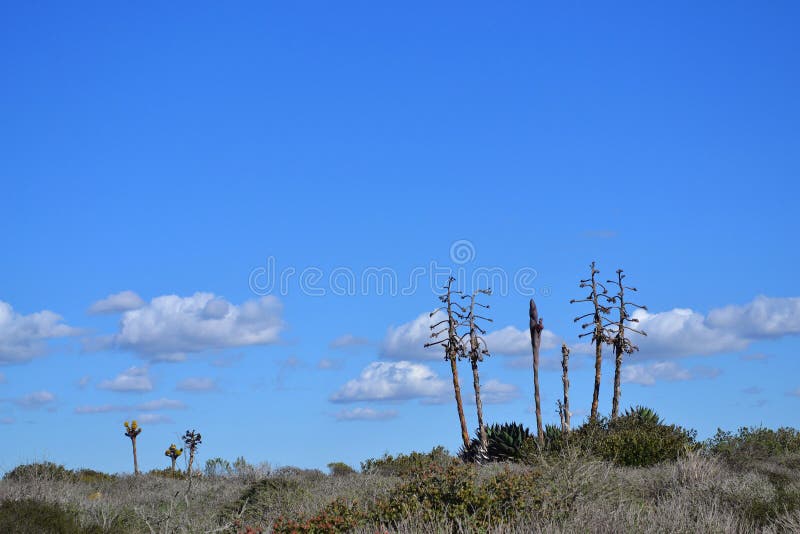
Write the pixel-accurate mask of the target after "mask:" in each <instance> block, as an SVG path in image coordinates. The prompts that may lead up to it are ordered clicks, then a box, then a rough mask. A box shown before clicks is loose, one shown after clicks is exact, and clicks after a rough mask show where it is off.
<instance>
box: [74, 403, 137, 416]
mask: <svg viewBox="0 0 800 534" xmlns="http://www.w3.org/2000/svg"><path fill="white" fill-rule="evenodd" d="M127 409H128V408H127V407H126V406H116V405H114V404H103V405H100V406H76V407H75V413H76V414H80V415H86V414H97V413H110V412H124V411H125V410H127Z"/></svg>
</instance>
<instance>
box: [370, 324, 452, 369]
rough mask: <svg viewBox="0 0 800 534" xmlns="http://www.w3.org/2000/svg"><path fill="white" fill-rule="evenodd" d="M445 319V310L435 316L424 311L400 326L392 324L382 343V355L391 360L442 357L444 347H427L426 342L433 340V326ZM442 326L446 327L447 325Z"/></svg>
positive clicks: (437, 358) (436, 358) (435, 358)
mask: <svg viewBox="0 0 800 534" xmlns="http://www.w3.org/2000/svg"><path fill="white" fill-rule="evenodd" d="M444 319H445V314H444V313H443V312H436V313H435V314H433V316H431V315H430V314H428V313H423V314H422V315H420V316H419V317H417V318H416V319H414V320H413V321H410V322H408V323H404V324H401V325H400V326H390V327H389V329H388V330H387V331H386V335H385V336H384V338H383V342H382V343H381V348H380V354H381V356H382V357H384V358H388V359H390V360H439V359H441V358H442V349H441V348H440V347H429V348H427V349H426V348H425V344H426V343H430V342H431V341H433V339H432V338H431V326H433V325H435V324H436V323H438V322H440V321H442V320H444ZM441 326H442V327H444V326H446V325H441ZM440 328H441V327H440ZM437 330H438V329H437Z"/></svg>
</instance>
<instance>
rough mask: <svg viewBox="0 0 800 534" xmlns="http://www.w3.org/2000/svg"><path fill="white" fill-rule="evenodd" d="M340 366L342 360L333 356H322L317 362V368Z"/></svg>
mask: <svg viewBox="0 0 800 534" xmlns="http://www.w3.org/2000/svg"><path fill="white" fill-rule="evenodd" d="M342 367H344V362H343V361H342V360H336V359H333V358H322V359H321V360H320V361H318V362H317V369H325V370H333V369H341V368H342Z"/></svg>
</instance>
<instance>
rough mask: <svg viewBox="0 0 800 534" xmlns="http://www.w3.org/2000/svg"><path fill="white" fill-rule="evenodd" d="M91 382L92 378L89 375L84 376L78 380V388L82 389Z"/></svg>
mask: <svg viewBox="0 0 800 534" xmlns="http://www.w3.org/2000/svg"><path fill="white" fill-rule="evenodd" d="M91 381H92V377H91V376H89V375H84V376H82V377H80V378H79V379H78V387H79V388H81V389H84V388H85V387H86V386H88V385H89V382H91Z"/></svg>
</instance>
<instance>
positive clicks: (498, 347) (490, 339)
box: [484, 326, 561, 356]
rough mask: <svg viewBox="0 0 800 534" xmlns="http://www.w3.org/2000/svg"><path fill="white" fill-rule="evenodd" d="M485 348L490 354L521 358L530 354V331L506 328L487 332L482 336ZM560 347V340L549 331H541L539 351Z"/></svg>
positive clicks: (511, 327)
mask: <svg viewBox="0 0 800 534" xmlns="http://www.w3.org/2000/svg"><path fill="white" fill-rule="evenodd" d="M484 340H485V341H486V346H487V347H488V348H489V352H491V353H492V354H503V355H507V356H521V355H523V354H531V333H530V330H519V329H517V328H516V327H513V326H506V327H505V328H501V329H500V330H495V331H493V332H489V333H488V334H486V335H485V336H484ZM559 346H561V338H560V337H558V336H557V335H555V334H554V333H553V332H552V331H550V330H547V329H545V330H543V331H542V345H541V347H540V348H541V350H551V349H554V348H556V347H559Z"/></svg>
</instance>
